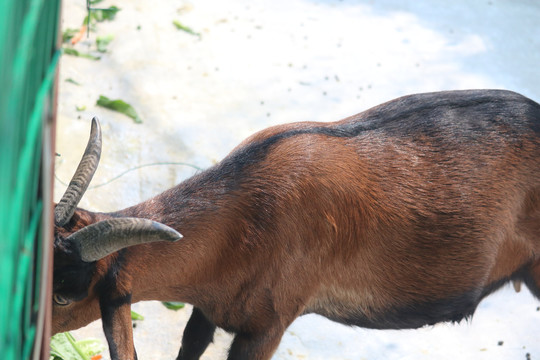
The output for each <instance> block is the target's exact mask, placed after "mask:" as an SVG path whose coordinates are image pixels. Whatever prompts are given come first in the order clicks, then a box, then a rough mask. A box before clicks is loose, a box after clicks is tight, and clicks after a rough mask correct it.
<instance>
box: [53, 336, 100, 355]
mask: <svg viewBox="0 0 540 360" xmlns="http://www.w3.org/2000/svg"><path fill="white" fill-rule="evenodd" d="M50 346H51V353H50V357H49V360H99V359H101V358H102V356H101V355H100V353H101V352H103V350H105V346H104V345H103V344H102V343H101V341H100V340H97V339H84V340H79V341H77V340H75V338H74V337H73V335H71V334H70V333H69V332H65V333H59V334H56V335H54V336H53V337H52V338H51V343H50Z"/></svg>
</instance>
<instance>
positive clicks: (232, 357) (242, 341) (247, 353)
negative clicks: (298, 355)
mask: <svg viewBox="0 0 540 360" xmlns="http://www.w3.org/2000/svg"><path fill="white" fill-rule="evenodd" d="M284 332H285V329H284V328H281V327H280V328H273V329H269V330H267V331H264V332H261V333H258V334H253V333H238V334H236V336H235V337H234V340H233V342H232V345H231V348H230V350H229V357H228V358H227V359H228V360H269V359H270V358H271V357H272V354H274V352H275V351H276V349H277V347H278V345H279V343H280V341H281V338H282V336H283V333H284Z"/></svg>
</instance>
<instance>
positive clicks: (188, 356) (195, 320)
mask: <svg viewBox="0 0 540 360" xmlns="http://www.w3.org/2000/svg"><path fill="white" fill-rule="evenodd" d="M215 330H216V325H214V323H212V322H211V321H210V320H208V319H207V318H206V316H204V314H203V313H202V311H201V310H200V309H198V308H196V307H194V308H193V312H192V313H191V317H190V318H189V321H188V323H187V325H186V328H185V329H184V335H183V337H182V347H181V348H180V352H179V353H178V357H177V358H176V360H198V359H199V358H200V357H201V355H202V354H203V353H204V351H205V350H206V348H207V347H208V345H209V344H210V343H211V342H212V341H213V340H214V331H215Z"/></svg>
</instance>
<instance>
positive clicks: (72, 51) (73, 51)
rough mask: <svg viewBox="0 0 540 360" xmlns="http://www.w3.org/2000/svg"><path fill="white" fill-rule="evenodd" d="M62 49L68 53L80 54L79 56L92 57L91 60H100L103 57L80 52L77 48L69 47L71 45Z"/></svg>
mask: <svg viewBox="0 0 540 360" xmlns="http://www.w3.org/2000/svg"><path fill="white" fill-rule="evenodd" d="M62 51H63V53H64V54H66V55H72V56H78V57H82V58H85V59H90V60H99V59H101V58H100V57H99V56H94V55H92V54H89V53H82V52H79V51H78V50H75V49H73V48H69V47H63V48H62Z"/></svg>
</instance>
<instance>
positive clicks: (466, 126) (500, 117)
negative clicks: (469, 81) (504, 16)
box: [215, 90, 540, 175]
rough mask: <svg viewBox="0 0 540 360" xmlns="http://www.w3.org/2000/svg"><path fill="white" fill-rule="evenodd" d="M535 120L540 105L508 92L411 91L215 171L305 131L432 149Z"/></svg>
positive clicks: (239, 165)
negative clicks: (369, 136) (376, 137)
mask: <svg viewBox="0 0 540 360" xmlns="http://www.w3.org/2000/svg"><path fill="white" fill-rule="evenodd" d="M539 123H540V105H538V104H537V103H535V102H534V101H532V100H530V99H527V98H525V97H524V96H521V95H519V94H516V93H513V92H510V91H503V90H465V91H449V92H437V93H427V94H417V95H409V96H405V97H402V98H398V99H395V100H392V101H389V102H387V103H384V104H382V105H379V106H376V107H374V108H372V109H369V110H367V111H365V112H364V113H361V114H358V115H356V116H354V117H351V118H350V120H349V121H345V122H342V123H339V125H337V124H329V125H326V126H323V125H321V126H313V127H310V128H306V129H293V130H288V131H283V132H281V133H278V134H275V135H273V136H270V137H268V138H266V139H264V140H262V141H258V142H254V143H250V144H247V145H246V146H244V147H243V148H240V149H238V150H236V151H235V152H234V153H232V154H230V155H229V156H228V157H227V158H225V159H224V160H223V161H222V162H221V163H220V165H219V166H218V167H217V168H215V170H216V171H218V172H219V173H220V174H235V175H240V174H242V173H243V170H244V169H245V168H246V167H249V166H250V165H254V164H257V163H258V162H260V161H263V160H264V158H265V157H266V154H267V153H268V152H269V151H270V148H271V147H272V146H273V145H275V144H277V143H279V142H281V141H283V140H286V139H289V138H292V137H295V136H300V135H306V134H313V135H325V136H331V137H339V138H353V137H356V136H359V135H361V134H363V133H366V132H368V131H376V132H377V133H378V134H380V136H382V137H388V138H390V137H395V138H400V139H407V141H415V139H418V138H423V139H426V138H429V139H430V141H432V144H433V146H434V147H435V148H440V147H442V146H444V145H445V144H459V143H463V142H464V141H478V140H479V139H480V138H481V137H483V136H485V135H486V133H488V132H497V133H500V134H501V136H505V137H510V138H511V137H516V136H517V135H518V134H523V133H525V132H530V131H531V130H532V131H535V132H537V131H538V127H539ZM501 127H503V128H504V131H505V132H504V133H503V132H502V130H501ZM216 175H217V174H216Z"/></svg>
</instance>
